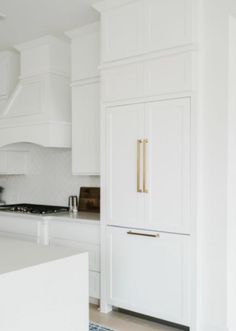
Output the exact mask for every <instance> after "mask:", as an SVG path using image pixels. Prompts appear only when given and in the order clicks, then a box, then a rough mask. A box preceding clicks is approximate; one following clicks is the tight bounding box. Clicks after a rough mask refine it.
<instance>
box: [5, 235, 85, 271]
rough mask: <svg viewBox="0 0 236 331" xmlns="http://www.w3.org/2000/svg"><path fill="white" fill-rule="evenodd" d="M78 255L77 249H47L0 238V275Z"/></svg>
mask: <svg viewBox="0 0 236 331" xmlns="http://www.w3.org/2000/svg"><path fill="white" fill-rule="evenodd" d="M76 254H80V252H79V250H78V249H75V248H68V247H55V246H54V247H48V246H42V245H38V244H36V243H32V242H27V241H23V240H16V239H10V238H5V237H0V274H4V273H7V272H11V271H15V270H19V269H24V268H27V267H31V266H35V265H38V264H42V263H47V262H50V261H53V260H58V259H62V258H65V257H69V256H72V255H76Z"/></svg>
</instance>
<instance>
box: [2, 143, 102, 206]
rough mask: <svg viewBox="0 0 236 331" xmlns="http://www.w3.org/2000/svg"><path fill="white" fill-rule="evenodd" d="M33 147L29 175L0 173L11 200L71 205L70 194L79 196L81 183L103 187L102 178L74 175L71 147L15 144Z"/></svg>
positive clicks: (7, 198) (29, 148) (27, 147)
mask: <svg viewBox="0 0 236 331" xmlns="http://www.w3.org/2000/svg"><path fill="white" fill-rule="evenodd" d="M11 148H20V149H22V150H29V172H28V174H27V175H26V176H0V186H3V187H5V193H4V200H6V201H7V203H20V202H28V203H39V204H53V205H63V206H64V205H67V203H68V196H69V195H72V194H73V195H74V194H75V195H79V189H80V186H99V177H88V176H83V177H80V176H72V174H71V173H72V170H71V150H69V149H49V148H43V147H40V146H37V145H33V144H32V145H31V144H21V145H20V146H17V145H15V146H13V145H12V146H11Z"/></svg>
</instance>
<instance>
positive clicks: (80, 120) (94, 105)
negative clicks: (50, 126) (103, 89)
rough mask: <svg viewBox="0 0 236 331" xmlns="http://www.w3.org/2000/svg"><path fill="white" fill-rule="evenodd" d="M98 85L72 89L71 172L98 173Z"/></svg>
mask: <svg viewBox="0 0 236 331" xmlns="http://www.w3.org/2000/svg"><path fill="white" fill-rule="evenodd" d="M99 91H100V86H99V83H93V84H88V85H81V86H75V87H72V172H73V174H74V175H95V176H96V175H99V173H100V145H99V143H100V140H99V137H100V129H99V125H100V108H99V97H100V96H99V95H100V94H99Z"/></svg>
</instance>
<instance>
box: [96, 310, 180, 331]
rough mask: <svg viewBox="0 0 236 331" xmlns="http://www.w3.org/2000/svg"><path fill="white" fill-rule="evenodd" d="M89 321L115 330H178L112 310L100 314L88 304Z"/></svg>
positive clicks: (177, 330)
mask: <svg viewBox="0 0 236 331" xmlns="http://www.w3.org/2000/svg"><path fill="white" fill-rule="evenodd" d="M90 321H92V322H94V323H98V324H101V325H104V326H106V327H109V328H111V329H115V330H116V331H154V330H155V331H179V329H175V328H170V327H168V326H163V325H160V324H157V323H154V322H150V321H146V320H143V319H141V318H137V317H133V316H130V315H126V314H123V313H120V312H116V311H113V312H111V313H109V314H102V313H100V312H99V311H98V309H97V306H94V305H91V306H90Z"/></svg>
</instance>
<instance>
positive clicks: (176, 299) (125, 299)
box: [107, 227, 189, 325]
mask: <svg viewBox="0 0 236 331" xmlns="http://www.w3.org/2000/svg"><path fill="white" fill-rule="evenodd" d="M107 232H108V234H107V238H108V239H107V240H108V265H107V270H109V281H108V302H109V304H111V305H113V306H117V307H120V308H124V309H128V310H132V311H135V312H138V313H141V314H146V315H149V316H153V317H156V318H159V319H163V320H167V321H170V322H173V323H179V324H183V325H188V324H189V319H188V314H189V313H188V306H189V297H188V296H189V292H188V289H189V284H188V267H187V260H188V255H187V254H188V251H189V249H188V245H189V236H187V235H175V234H167V233H157V232H153V231H140V230H132V229H127V228H117V227H108V229H107Z"/></svg>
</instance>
